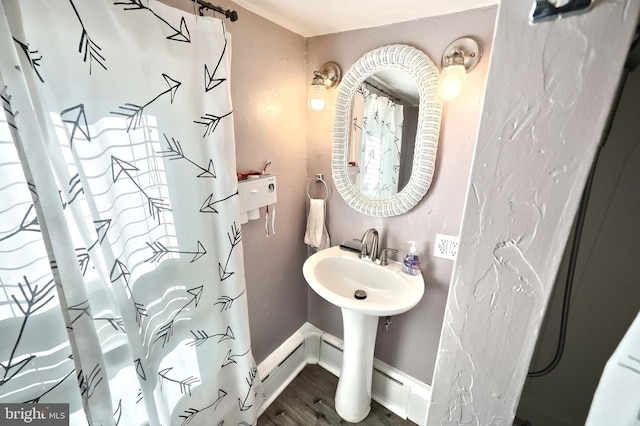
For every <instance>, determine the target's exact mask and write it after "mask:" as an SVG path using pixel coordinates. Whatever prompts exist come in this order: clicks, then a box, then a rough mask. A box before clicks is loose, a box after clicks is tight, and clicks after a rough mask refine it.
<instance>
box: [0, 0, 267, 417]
mask: <svg viewBox="0 0 640 426" xmlns="http://www.w3.org/2000/svg"><path fill="white" fill-rule="evenodd" d="M79 42H80V43H79ZM229 42H230V40H229V37H228V34H227V33H226V31H225V28H224V24H223V22H222V21H220V20H218V19H214V18H206V17H196V16H193V15H190V14H188V13H184V12H180V11H178V10H176V9H173V8H170V7H168V6H166V5H163V4H161V3H158V2H156V1H154V0H148V1H145V2H140V1H137V0H123V1H120V2H95V1H94V0H68V1H65V2H41V1H40V2H31V1H23V2H18V1H9V0H1V1H0V97H1V101H2V106H3V111H2V112H0V200H1V203H0V336H2V340H3V344H2V345H0V402H2V403H44V404H48V403H68V404H69V409H70V424H73V425H79V424H95V425H117V424H121V425H143V424H148V425H160V424H162V425H167V426H168V425H179V424H187V423H188V424H189V425H211V424H222V423H223V422H224V423H225V424H255V419H256V417H257V410H258V408H259V406H260V403H261V400H262V396H263V395H262V389H261V384H260V379H259V377H257V369H256V367H255V362H254V360H253V356H252V353H251V342H250V338H249V329H248V308H247V301H246V291H245V279H244V270H243V261H242V235H241V231H240V225H239V222H237V219H238V209H237V203H238V200H237V198H238V197H237V180H236V175H235V163H236V161H235V151H234V146H235V145H234V144H235V142H234V134H233V118H232V114H231V113H232V105H231V98H230V95H229V93H230V92H229V84H228V80H227V79H228V76H229V64H230V56H229V53H230V50H231V49H230V44H229ZM79 50H80V51H79ZM203 76H204V79H203Z"/></svg>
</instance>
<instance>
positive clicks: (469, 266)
mask: <svg viewBox="0 0 640 426" xmlns="http://www.w3.org/2000/svg"><path fill="white" fill-rule="evenodd" d="M639 7H640V3H638V2H637V1H635V0H619V1H609V2H596V4H595V5H594V7H593V8H592V10H591V11H590V12H589V13H587V14H584V15H580V16H574V17H570V18H567V19H564V20H561V21H555V22H548V23H542V24H536V25H529V23H528V15H529V13H530V9H531V1H528V0H514V1H505V2H502V3H501V4H500V8H499V10H498V22H497V26H496V34H495V38H494V45H493V53H492V59H491V65H490V71H489V76H488V81H487V89H486V93H487V95H486V97H485V102H484V105H483V110H482V112H483V113H482V121H481V124H480V128H479V132H478V140H477V143H476V151H475V157H474V162H473V167H472V171H471V178H470V187H469V191H468V195H467V201H466V204H465V212H464V218H463V225H462V233H461V243H460V249H459V252H458V259H457V260H456V264H455V266H454V273H453V278H452V287H451V289H450V292H449V298H448V303H447V309H446V313H445V319H444V325H443V333H442V338H441V341H440V348H439V352H438V360H437V365H436V371H435V375H434V383H433V395H432V404H431V408H430V412H429V418H428V421H427V424H428V425H442V424H451V425H460V424H475V425H509V424H511V422H512V420H513V416H514V414H515V407H516V404H517V402H518V399H519V396H520V391H521V388H522V385H523V383H524V379H525V375H526V372H527V368H528V365H529V360H530V358H531V355H532V352H533V349H534V346H535V342H536V337H537V331H538V329H539V327H540V323H541V321H542V317H543V314H544V310H545V306H546V303H547V300H548V297H549V294H550V293H551V290H552V285H553V282H554V278H555V275H556V272H557V269H558V266H559V263H560V259H561V257H562V252H563V249H564V244H565V241H566V239H567V236H568V234H569V230H570V228H571V224H572V221H573V217H574V214H575V211H576V208H577V205H578V201H579V198H580V194H581V188H582V187H583V185H584V182H585V179H586V176H587V173H588V171H589V168H590V166H591V162H592V159H593V155H594V152H595V150H596V146H597V144H598V142H599V140H600V133H601V130H602V128H603V126H604V124H605V121H606V118H607V114H608V111H609V107H610V105H611V102H612V99H613V97H614V92H615V89H616V86H617V83H618V80H619V77H620V73H621V69H622V64H623V62H624V58H625V57H626V53H627V51H628V47H629V44H630V40H631V35H632V33H633V30H634V29H635V25H636V21H637V17H638V9H639Z"/></svg>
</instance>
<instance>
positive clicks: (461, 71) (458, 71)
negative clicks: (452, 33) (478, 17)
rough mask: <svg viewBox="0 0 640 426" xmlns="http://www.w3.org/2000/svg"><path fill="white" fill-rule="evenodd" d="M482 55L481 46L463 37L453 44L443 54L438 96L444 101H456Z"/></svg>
mask: <svg viewBox="0 0 640 426" xmlns="http://www.w3.org/2000/svg"><path fill="white" fill-rule="evenodd" d="M481 56H482V53H481V52H480V44H479V43H478V42H477V41H475V40H474V39H472V38H469V37H463V38H459V39H457V40H455V41H454V42H452V43H451V44H450V45H449V46H447V48H446V49H445V50H444V53H443V54H442V72H441V73H440V79H439V81H438V96H439V97H440V99H442V100H443V101H445V102H446V101H450V100H453V99H455V98H456V97H457V96H458V95H459V94H460V92H462V88H463V87H464V83H465V81H466V80H467V72H469V71H471V70H472V69H473V67H475V66H476V64H477V63H478V61H479V60H480V57H481Z"/></svg>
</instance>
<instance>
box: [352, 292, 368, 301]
mask: <svg viewBox="0 0 640 426" xmlns="http://www.w3.org/2000/svg"><path fill="white" fill-rule="evenodd" d="M353 297H355V298H356V299H358V300H362V299H366V298H367V292H366V291H364V290H356V292H355V293H353Z"/></svg>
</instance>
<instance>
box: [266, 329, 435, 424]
mask: <svg viewBox="0 0 640 426" xmlns="http://www.w3.org/2000/svg"><path fill="white" fill-rule="evenodd" d="M342 351H343V343H342V340H340V339H338V338H336V337H334V336H332V335H330V334H328V333H325V332H323V331H322V330H320V329H318V328H316V327H315V326H313V325H311V324H309V323H305V324H304V325H303V326H302V327H301V328H300V329H299V330H298V331H296V332H295V333H294V334H293V335H292V336H291V337H289V338H288V339H287V340H286V341H285V342H284V343H283V344H282V345H280V347H278V348H277V349H276V350H275V351H274V352H273V353H272V354H271V355H269V356H268V357H267V359H265V360H264V361H263V362H261V363H260V365H259V366H258V371H259V373H260V377H261V378H262V383H263V386H264V391H265V395H266V400H265V402H264V404H263V405H262V407H261V408H260V414H262V412H264V410H266V409H267V407H269V405H271V403H272V402H273V401H274V400H275V399H276V398H277V397H278V395H280V393H282V391H283V390H284V389H285V388H286V387H287V386H288V385H289V383H291V381H292V380H293V379H294V378H295V377H296V376H297V375H298V373H300V371H302V369H303V368H304V367H305V366H306V365H307V364H318V365H320V366H321V367H322V368H324V369H325V370H327V371H329V372H330V373H332V374H333V375H335V376H336V377H339V376H340V367H341V365H342ZM371 396H372V399H373V400H374V401H376V402H378V403H379V404H381V405H382V406H384V407H385V408H387V409H388V410H390V411H392V412H394V413H395V414H397V415H398V416H400V417H402V418H403V419H409V420H411V421H412V422H414V423H417V424H424V422H425V421H426V417H427V409H428V406H429V401H430V399H431V387H430V386H429V385H427V384H425V383H422V382H420V381H418V380H416V379H414V378H412V377H410V376H408V375H406V374H404V373H402V372H401V371H399V370H397V369H395V368H393V367H391V366H389V365H387V364H385V363H383V362H382V361H379V360H377V359H374V362H373V377H372V388H371Z"/></svg>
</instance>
